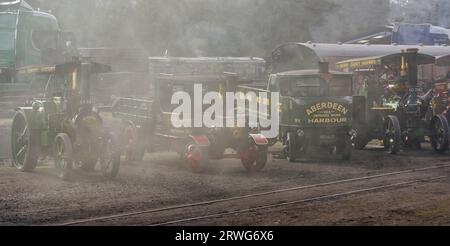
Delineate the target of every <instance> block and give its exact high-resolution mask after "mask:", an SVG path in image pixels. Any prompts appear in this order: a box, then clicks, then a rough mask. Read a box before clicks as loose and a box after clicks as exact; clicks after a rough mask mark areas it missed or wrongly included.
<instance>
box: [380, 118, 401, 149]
mask: <svg viewBox="0 0 450 246" xmlns="http://www.w3.org/2000/svg"><path fill="white" fill-rule="evenodd" d="M384 129H385V131H384V138H383V142H384V147H385V149H386V150H387V151H388V153H389V154H392V155H395V154H397V153H398V152H399V151H400V147H401V142H402V137H401V129H400V122H399V120H398V118H397V116H393V115H390V116H388V117H387V119H386V122H385V127H384Z"/></svg>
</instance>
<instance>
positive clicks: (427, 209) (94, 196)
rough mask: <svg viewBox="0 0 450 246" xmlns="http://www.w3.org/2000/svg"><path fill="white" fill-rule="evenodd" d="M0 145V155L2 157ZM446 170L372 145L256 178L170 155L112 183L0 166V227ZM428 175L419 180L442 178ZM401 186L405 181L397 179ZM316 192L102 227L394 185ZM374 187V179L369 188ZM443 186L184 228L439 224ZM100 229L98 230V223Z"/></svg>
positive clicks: (225, 165) (443, 158)
mask: <svg viewBox="0 0 450 246" xmlns="http://www.w3.org/2000/svg"><path fill="white" fill-rule="evenodd" d="M0 127H1V129H0V135H1V136H0V137H1V138H0V142H1V146H5V144H6V146H7V145H8V144H7V143H8V133H7V128H8V121H0ZM5 149H7V147H4V148H1V150H2V151H3V152H1V153H5V154H6V155H7V152H8V151H5ZM436 163H450V155H437V154H435V153H433V152H432V151H431V150H430V149H429V148H427V146H425V148H424V150H422V151H406V152H402V153H400V154H399V155H397V156H390V155H388V154H386V153H384V152H383V151H382V150H380V149H378V148H372V149H370V150H365V151H357V152H356V153H355V155H354V158H353V160H352V161H350V162H338V161H335V160H334V159H333V158H321V159H320V160H319V161H308V160H304V161H302V162H299V163H295V164H291V163H288V162H287V161H284V160H274V161H271V162H270V163H269V164H268V165H267V168H266V169H265V170H263V171H262V172H261V173H258V174H246V173H245V172H244V169H243V167H242V166H241V164H240V162H239V161H235V160H223V161H213V162H211V164H210V166H209V167H208V168H207V170H206V171H205V173H203V174H193V173H190V172H189V171H187V170H186V169H185V168H184V167H183V166H182V163H181V162H180V161H179V158H178V157H177V155H176V154H174V153H164V152H161V153H155V154H147V155H146V157H145V160H144V161H142V162H123V165H122V167H121V172H120V174H119V177H118V178H117V180H114V181H108V180H105V179H103V178H102V177H101V175H100V173H99V171H96V172H94V173H84V172H79V173H76V175H75V180H73V181H71V182H63V181H61V180H59V179H58V178H57V177H56V174H55V171H54V169H53V167H52V165H51V160H49V161H48V162H47V163H46V164H44V165H41V166H39V167H38V168H37V170H36V171H35V172H34V173H21V172H18V171H17V170H15V169H14V168H12V167H9V165H1V164H0V225H49V224H59V223H64V222H69V221H73V220H78V219H86V218H91V217H99V216H105V215H112V214H119V213H126V212H134V211H141V210H147V209H154V208H161V207H167V206H173V205H179V204H185V203H195V202H201V201H208V200H214V199H221V198H227V197H234V196H239V195H247V194H253V193H257V192H264V191H270V190H278V189H283V188H290V187H296V186H302V185H308V184H317V183H322V182H328V181H334V180H340V179H346V178H353V177H361V176H366V175H373V174H379V173H386V172H392V171H399V170H406V169H410V168H418V167H424V166H431V165H433V164H436ZM447 174H448V171H447V170H436V171H433V172H429V173H428V175H431V176H439V175H447ZM402 178H403V179H407V178H412V176H411V177H409V176H408V177H405V176H404V177H402ZM395 181H396V180H395V179H394V178H390V179H382V180H377V181H376V183H373V182H372V183H369V182H367V183H361V182H360V183H358V184H353V185H352V186H339V187H338V186H336V187H328V188H326V189H325V188H321V189H318V190H313V191H308V192H301V191H299V192H294V193H289V194H285V195H279V196H273V197H270V198H261V199H249V200H248V201H239V202H235V203H233V204H230V203H224V204H218V205H216V206H213V207H209V208H208V210H202V208H198V209H193V210H183V211H174V212H173V213H165V214H158V215H155V216H153V215H147V216H141V217H139V218H136V219H133V218H132V219H121V220H114V221H108V222H105V223H106V224H107V225H150V224H154V223H158V222H164V221H169V220H171V219H178V218H183V217H189V216H198V215H204V214H205V213H206V212H209V213H213V212H221V211H227V210H228V209H231V208H239V209H241V208H248V207H252V206H256V205H260V204H264V203H273V202H274V201H275V202H277V201H289V200H295V199H299V198H303V197H310V196H317V195H320V194H325V193H332V192H337V191H341V190H347V189H355V188H358V187H366V186H367V187H369V186H370V185H376V184H384V183H389V182H395ZM374 182H375V181H374ZM449 204H450V189H449V180H448V179H444V180H440V181H439V182H433V183H429V184H428V183H427V184H418V185H415V186H413V187H404V188H399V189H391V190H386V191H380V192H376V193H368V194H361V195H357V196H349V197H345V198H339V199H332V200H325V201H320V202H314V203H307V204H299V205H293V206H289V207H284V208H275V209H270V210H264V211H258V212H256V213H251V214H243V215H239V216H230V217H217V218H213V219H209V220H202V221H194V222H190V223H186V224H188V225H448V224H450V206H449ZM105 223H103V224H105Z"/></svg>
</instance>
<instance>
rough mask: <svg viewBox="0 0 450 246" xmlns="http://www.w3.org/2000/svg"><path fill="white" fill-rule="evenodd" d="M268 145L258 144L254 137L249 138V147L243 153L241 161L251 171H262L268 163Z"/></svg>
mask: <svg viewBox="0 0 450 246" xmlns="http://www.w3.org/2000/svg"><path fill="white" fill-rule="evenodd" d="M267 149H268V147H267V146H266V145H256V143H255V141H254V140H253V139H251V138H250V139H249V146H248V148H247V149H246V150H245V151H244V152H243V153H241V161H242V165H243V166H244V168H245V170H246V171H247V172H249V173H255V172H260V171H261V170H263V169H264V167H265V166H266V164H267V152H268V151H267Z"/></svg>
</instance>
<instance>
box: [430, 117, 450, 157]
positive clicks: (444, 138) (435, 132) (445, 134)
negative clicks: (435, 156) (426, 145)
mask: <svg viewBox="0 0 450 246" xmlns="http://www.w3.org/2000/svg"><path fill="white" fill-rule="evenodd" d="M430 131H431V136H430V139H431V145H432V146H433V149H434V150H435V151H436V152H438V153H444V152H445V151H447V150H448V148H449V125H448V121H447V118H445V117H444V116H443V115H437V116H436V117H434V118H433V120H432V121H431V129H430Z"/></svg>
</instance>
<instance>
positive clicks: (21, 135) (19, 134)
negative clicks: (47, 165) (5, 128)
mask: <svg viewBox="0 0 450 246" xmlns="http://www.w3.org/2000/svg"><path fill="white" fill-rule="evenodd" d="M36 135H38V134H34V133H33V132H32V131H31V130H30V128H29V125H28V122H27V120H26V116H25V114H24V113H23V112H22V111H18V112H17V113H16V114H15V116H14V119H13V123H12V129H11V155H12V156H11V159H12V164H13V165H14V166H15V167H16V168H17V169H19V170H21V171H23V172H32V171H33V170H34V169H35V168H36V165H37V162H38V158H39V141H38V139H37V137H38V136H36Z"/></svg>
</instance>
